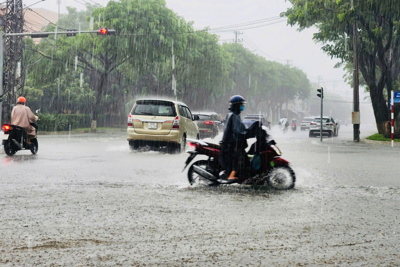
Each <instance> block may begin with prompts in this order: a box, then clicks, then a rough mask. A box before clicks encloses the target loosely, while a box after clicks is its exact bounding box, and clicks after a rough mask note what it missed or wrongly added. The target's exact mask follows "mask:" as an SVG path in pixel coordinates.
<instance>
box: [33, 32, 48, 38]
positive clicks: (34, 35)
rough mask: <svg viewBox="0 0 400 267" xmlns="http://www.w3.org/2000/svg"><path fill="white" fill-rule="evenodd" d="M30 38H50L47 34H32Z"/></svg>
mask: <svg viewBox="0 0 400 267" xmlns="http://www.w3.org/2000/svg"><path fill="white" fill-rule="evenodd" d="M30 37H31V38H32V39H33V38H46V37H49V35H48V34H47V33H41V32H38V33H37V34H35V33H33V34H31V35H30Z"/></svg>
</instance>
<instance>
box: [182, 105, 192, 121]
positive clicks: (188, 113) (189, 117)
mask: <svg viewBox="0 0 400 267" xmlns="http://www.w3.org/2000/svg"><path fill="white" fill-rule="evenodd" d="M183 108H184V109H185V112H186V118H188V119H190V120H192V119H193V116H192V112H190V110H189V108H188V107H183Z"/></svg>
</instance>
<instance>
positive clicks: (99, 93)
mask: <svg viewBox="0 0 400 267" xmlns="http://www.w3.org/2000/svg"><path fill="white" fill-rule="evenodd" d="M106 78H107V74H105V73H101V74H100V82H99V85H98V86H97V97H96V104H95V105H94V107H93V115H92V123H91V125H90V130H91V132H96V129H97V118H98V115H99V108H100V102H101V99H102V97H103V90H104V87H105V81H106Z"/></svg>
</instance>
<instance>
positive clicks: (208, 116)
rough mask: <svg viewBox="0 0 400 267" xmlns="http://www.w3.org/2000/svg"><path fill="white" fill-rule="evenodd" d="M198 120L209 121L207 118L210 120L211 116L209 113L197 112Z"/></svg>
mask: <svg viewBox="0 0 400 267" xmlns="http://www.w3.org/2000/svg"><path fill="white" fill-rule="evenodd" d="M199 120H201V121H209V120H211V116H210V115H204V114H203V115H202V114H199Z"/></svg>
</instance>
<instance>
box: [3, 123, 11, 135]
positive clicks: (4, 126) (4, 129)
mask: <svg viewBox="0 0 400 267" xmlns="http://www.w3.org/2000/svg"><path fill="white" fill-rule="evenodd" d="M9 130H11V126H10V125H8V124H4V125H3V131H4V133H6V132H8V131H9Z"/></svg>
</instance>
